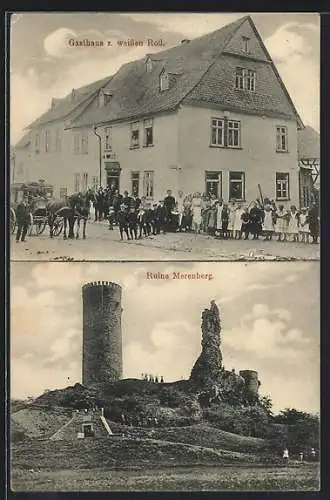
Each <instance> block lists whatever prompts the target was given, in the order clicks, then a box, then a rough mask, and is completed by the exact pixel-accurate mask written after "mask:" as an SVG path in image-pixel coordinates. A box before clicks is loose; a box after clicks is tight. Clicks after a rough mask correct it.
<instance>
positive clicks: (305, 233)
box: [299, 208, 309, 243]
mask: <svg viewBox="0 0 330 500" xmlns="http://www.w3.org/2000/svg"><path fill="white" fill-rule="evenodd" d="M299 234H300V241H301V242H302V243H309V223H308V215H307V208H302V209H301V214H300V216H299Z"/></svg>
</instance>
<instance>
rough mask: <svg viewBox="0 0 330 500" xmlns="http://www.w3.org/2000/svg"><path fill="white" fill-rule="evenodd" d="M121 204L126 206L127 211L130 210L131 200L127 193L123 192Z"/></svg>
mask: <svg viewBox="0 0 330 500" xmlns="http://www.w3.org/2000/svg"><path fill="white" fill-rule="evenodd" d="M121 203H122V204H123V205H125V206H126V208H127V210H129V209H130V208H131V203H132V198H131V197H130V196H128V191H124V196H123V198H122V200H121Z"/></svg>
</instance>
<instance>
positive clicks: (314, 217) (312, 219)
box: [307, 203, 320, 243]
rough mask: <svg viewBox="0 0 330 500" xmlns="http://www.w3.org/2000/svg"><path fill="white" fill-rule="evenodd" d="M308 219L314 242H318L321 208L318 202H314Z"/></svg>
mask: <svg viewBox="0 0 330 500" xmlns="http://www.w3.org/2000/svg"><path fill="white" fill-rule="evenodd" d="M307 221H308V223H309V232H310V234H311V237H312V238H313V243H317V239H318V237H319V234H320V226H319V210H318V206H317V204H316V203H313V204H312V206H311V208H310V209H309V210H308V217H307Z"/></svg>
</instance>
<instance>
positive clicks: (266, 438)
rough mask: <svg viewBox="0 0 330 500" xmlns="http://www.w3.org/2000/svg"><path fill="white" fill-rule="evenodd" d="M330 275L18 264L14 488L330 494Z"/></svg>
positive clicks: (267, 268) (296, 267)
mask: <svg viewBox="0 0 330 500" xmlns="http://www.w3.org/2000/svg"><path fill="white" fill-rule="evenodd" d="M319 271H320V270H319V263H317V262H256V263H253V262H249V263H243V262H228V263H226V262H221V263H214V262H207V263H200V262H196V263H194V262H185V263H181V262H178V263H136V262H135V263H78V262H76V263H75V262H70V263H46V262H42V263H29V262H25V263H13V264H12V266H11V328H10V330H11V331H10V352H11V355H10V366H9V375H10V377H9V379H10V380H9V384H10V388H9V389H10V400H11V401H10V403H11V404H10V476H11V484H10V488H11V490H12V491H17V492H19V491H24V492H25V491H26V492H27V491H38V492H46V491H51V492H61V491H285V490H290V491H302V490H305V491H311V490H314V491H317V490H319V489H320V438H319V427H320V418H319V410H320V389H319V386H320V380H319V378H320V329H319V325H320V312H319V309H320V297H319Z"/></svg>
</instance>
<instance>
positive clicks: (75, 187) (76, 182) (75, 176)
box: [73, 174, 80, 193]
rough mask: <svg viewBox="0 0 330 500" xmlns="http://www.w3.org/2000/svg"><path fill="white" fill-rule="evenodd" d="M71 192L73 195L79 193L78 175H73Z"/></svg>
mask: <svg viewBox="0 0 330 500" xmlns="http://www.w3.org/2000/svg"><path fill="white" fill-rule="evenodd" d="M73 190H74V192H75V193H79V191H80V174H73Z"/></svg>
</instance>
